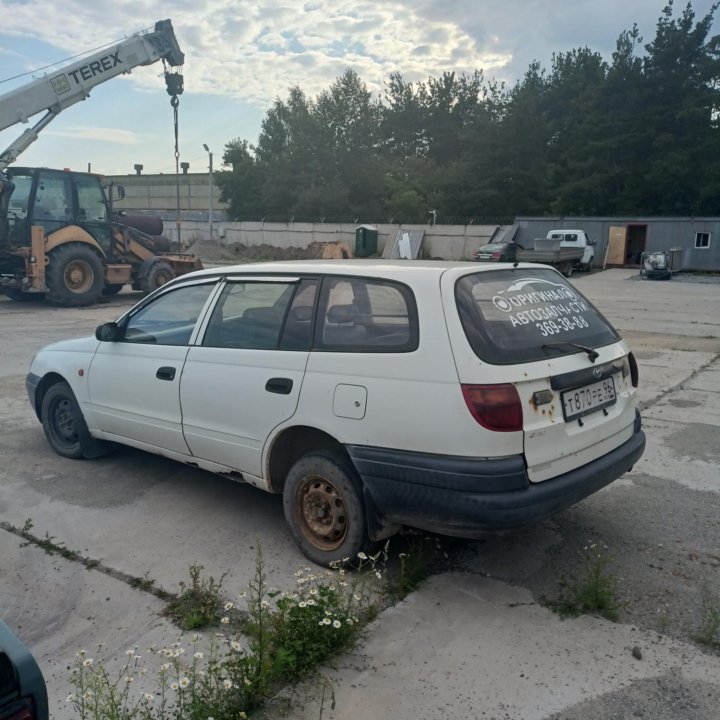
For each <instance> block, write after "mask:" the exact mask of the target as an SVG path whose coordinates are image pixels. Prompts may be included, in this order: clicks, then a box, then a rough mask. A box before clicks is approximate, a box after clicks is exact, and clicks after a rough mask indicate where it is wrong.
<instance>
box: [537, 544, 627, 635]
mask: <svg viewBox="0 0 720 720" xmlns="http://www.w3.org/2000/svg"><path fill="white" fill-rule="evenodd" d="M581 556H582V558H583V568H582V571H581V573H580V575H579V576H577V577H571V578H566V577H563V578H561V579H560V596H559V598H558V599H557V600H548V599H546V598H544V599H543V604H545V605H546V606H547V607H549V608H551V609H552V610H554V611H555V612H557V613H558V614H559V615H560V616H561V617H577V616H578V615H583V614H590V615H599V616H601V617H604V618H606V619H607V620H612V621H613V622H617V620H618V617H619V614H620V608H621V607H622V604H621V603H620V601H619V600H618V596H617V580H616V579H615V576H614V575H613V574H612V573H611V572H610V571H609V570H608V564H609V561H608V558H607V546H606V545H604V544H603V543H594V542H591V543H589V544H588V545H586V546H585V547H584V548H583V550H582V552H581Z"/></svg>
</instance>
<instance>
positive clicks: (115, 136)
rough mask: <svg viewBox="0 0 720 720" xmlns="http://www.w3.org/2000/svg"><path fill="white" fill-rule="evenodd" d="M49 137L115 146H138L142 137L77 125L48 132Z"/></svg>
mask: <svg viewBox="0 0 720 720" xmlns="http://www.w3.org/2000/svg"><path fill="white" fill-rule="evenodd" d="M45 134H46V135H47V136H48V137H62V138H72V139H73V140H99V141H101V142H104V143H114V144H115V145H138V144H139V142H140V136H139V135H138V134H137V133H134V132H132V131H131V130H122V129H120V128H109V127H85V126H82V125H76V126H73V127H68V128H66V129H65V130H46V131H45Z"/></svg>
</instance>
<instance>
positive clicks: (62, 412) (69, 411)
mask: <svg viewBox="0 0 720 720" xmlns="http://www.w3.org/2000/svg"><path fill="white" fill-rule="evenodd" d="M40 418H41V420H42V426H43V431H44V432H45V437H46V438H47V441H48V443H50V447H51V448H52V449H53V450H54V451H55V452H56V453H57V454H58V455H62V456H63V457H66V458H73V459H78V458H94V457H100V456H101V455H104V454H105V453H106V452H108V451H109V449H110V447H109V445H108V444H107V443H104V442H103V441H102V440H96V439H95V438H93V437H91V436H90V433H89V432H88V427H87V424H86V423H85V418H84V417H83V414H82V411H81V410H80V406H79V405H78V403H77V400H76V399H75V395H74V393H73V391H72V389H71V388H70V386H69V385H68V384H67V383H66V382H58V383H55V385H52V386H51V387H50V388H49V389H48V390H47V392H46V393H45V395H44V396H43V400H42V406H41V408H40Z"/></svg>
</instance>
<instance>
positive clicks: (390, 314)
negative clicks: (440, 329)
mask: <svg viewBox="0 0 720 720" xmlns="http://www.w3.org/2000/svg"><path fill="white" fill-rule="evenodd" d="M321 307H322V308H323V311H322V313H320V316H319V318H318V330H317V333H316V340H315V347H317V348H318V349H321V350H334V351H345V352H411V351H413V350H416V349H417V347H418V332H419V331H418V320H417V308H416V305H415V298H414V296H413V294H412V291H411V290H410V289H409V288H408V287H407V286H405V285H402V284H401V283H395V282H390V281H384V280H371V279H368V278H355V277H353V278H349V277H343V278H326V279H325V281H324V283H323V291H322V298H321Z"/></svg>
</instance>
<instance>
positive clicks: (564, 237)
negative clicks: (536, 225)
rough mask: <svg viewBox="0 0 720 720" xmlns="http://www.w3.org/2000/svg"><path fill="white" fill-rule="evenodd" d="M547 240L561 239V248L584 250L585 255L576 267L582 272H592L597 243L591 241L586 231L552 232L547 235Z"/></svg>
mask: <svg viewBox="0 0 720 720" xmlns="http://www.w3.org/2000/svg"><path fill="white" fill-rule="evenodd" d="M547 239H548V240H558V239H559V240H560V247H561V248H566V247H567V248H577V249H582V251H583V254H582V257H581V258H580V260H578V261H577V264H576V267H578V268H579V269H580V270H590V268H591V267H592V264H593V260H594V259H595V241H594V240H591V239H590V238H589V237H588V236H587V233H586V232H585V231H584V230H564V229H563V230H551V231H550V232H549V233H548V234H547Z"/></svg>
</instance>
